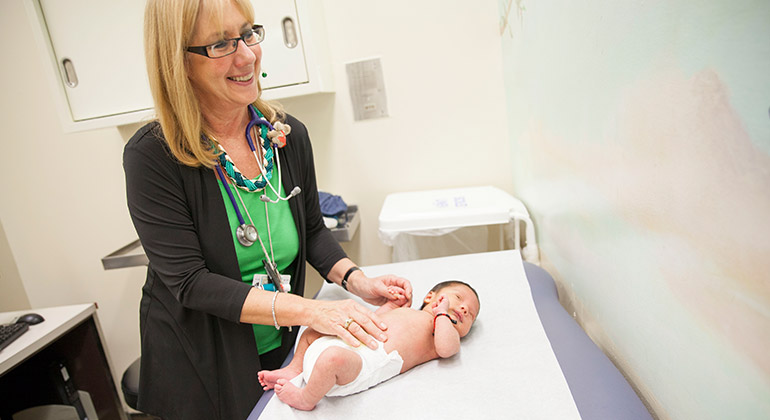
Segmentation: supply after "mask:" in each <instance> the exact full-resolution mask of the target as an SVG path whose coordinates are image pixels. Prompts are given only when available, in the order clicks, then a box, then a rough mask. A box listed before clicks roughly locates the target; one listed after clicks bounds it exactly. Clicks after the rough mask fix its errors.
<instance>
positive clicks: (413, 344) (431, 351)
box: [258, 280, 480, 410]
mask: <svg viewBox="0 0 770 420" xmlns="http://www.w3.org/2000/svg"><path fill="white" fill-rule="evenodd" d="M391 293H393V294H394V295H397V296H399V297H400V299H397V300H394V301H393V300H392V301H390V302H388V303H387V304H385V305H383V306H381V307H380V308H379V309H377V311H376V313H377V314H378V315H380V316H381V319H382V320H383V321H384V322H385V323H386V324H387V326H388V330H387V332H388V340H387V341H386V342H384V343H380V342H378V348H377V349H376V350H372V349H370V348H369V347H367V346H364V345H359V346H358V347H352V346H350V345H348V344H346V343H345V342H344V341H342V340H341V339H339V338H338V337H335V336H326V335H322V334H321V333H319V332H317V331H315V330H312V329H307V330H305V332H304V333H303V334H302V336H301V337H300V339H299V341H298V342H297V348H296V349H295V353H294V358H293V359H292V361H291V363H290V364H289V365H288V366H286V367H285V368H282V369H278V370H272V371H267V370H263V371H261V372H259V374H258V377H259V382H260V384H261V385H262V387H263V389H264V390H269V389H275V393H276V395H277V396H278V398H279V399H280V400H281V401H283V402H284V403H286V404H288V405H290V406H292V407H294V408H297V409H300V410H312V409H313V408H315V406H316V404H318V402H319V401H320V400H321V398H323V397H324V396H326V395H328V396H342V395H350V394H354V393H357V392H360V391H363V390H366V389H368V388H370V387H372V386H374V385H377V384H378V383H380V382H383V381H385V380H387V379H390V378H391V377H393V376H395V375H398V374H400V373H403V372H406V371H407V370H409V369H411V368H413V367H415V366H417V365H419V364H421V363H425V362H427V361H429V360H433V359H437V358H444V357H451V356H453V355H455V354H456V353H457V352H458V351H460V338H462V337H465V335H467V334H468V332H469V331H470V329H471V327H472V326H473V323H474V322H475V321H476V317H477V316H478V313H479V309H480V302H479V298H478V294H477V293H476V291H475V290H473V288H472V287H471V286H469V285H468V284H466V283H464V282H461V281H458V280H449V281H445V282H442V283H439V284H437V285H436V286H434V287H433V289H431V291H429V292H428V294H427V295H425V298H424V299H423V303H422V307H421V308H420V309H419V310H418V309H412V308H406V307H401V306H400V305H403V304H404V303H405V302H406V298H405V297H403V290H400V289H398V288H397V287H392V289H391ZM348 326H349V325H348ZM300 374H302V376H303V379H304V381H305V382H306V385H305V386H304V387H302V388H300V387H297V386H295V385H294V384H293V383H291V382H289V381H290V380H291V379H293V378H294V377H296V376H298V375H300Z"/></svg>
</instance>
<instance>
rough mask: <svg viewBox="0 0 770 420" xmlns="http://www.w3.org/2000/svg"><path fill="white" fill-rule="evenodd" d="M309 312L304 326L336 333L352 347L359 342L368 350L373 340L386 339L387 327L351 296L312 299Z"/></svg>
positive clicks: (330, 333)
mask: <svg viewBox="0 0 770 420" xmlns="http://www.w3.org/2000/svg"><path fill="white" fill-rule="evenodd" d="M313 302H315V305H314V306H313V308H312V310H311V311H312V312H311V313H310V322H308V324H307V325H308V327H310V328H312V329H314V330H316V331H318V332H320V333H323V334H328V335H336V336H338V337H340V338H341V339H343V340H344V341H345V342H346V343H348V344H349V345H351V346H353V347H358V345H359V342H360V343H364V344H365V345H366V346H368V347H369V348H371V349H376V348H377V341H376V340H375V338H376V339H377V340H380V341H386V340H387V339H388V337H387V335H385V332H384V331H385V330H386V329H387V326H386V325H385V323H383V322H382V320H381V319H380V318H379V317H378V316H377V315H376V314H375V313H373V312H372V311H370V310H369V309H367V308H366V307H364V306H363V305H361V304H359V303H356V302H354V301H353V300H351V299H348V300H337V301H321V300H316V301H313Z"/></svg>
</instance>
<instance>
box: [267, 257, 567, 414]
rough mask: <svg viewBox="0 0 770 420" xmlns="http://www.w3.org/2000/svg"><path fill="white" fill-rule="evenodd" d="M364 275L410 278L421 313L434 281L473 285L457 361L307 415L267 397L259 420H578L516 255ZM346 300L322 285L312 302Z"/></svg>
mask: <svg viewBox="0 0 770 420" xmlns="http://www.w3.org/2000/svg"><path fill="white" fill-rule="evenodd" d="M364 272H365V273H366V274H367V276H370V277H374V276H377V275H381V274H387V273H393V274H396V275H399V276H402V277H405V278H408V279H409V280H410V281H411V282H412V286H413V287H414V298H413V305H412V307H413V308H419V304H420V301H421V299H422V297H423V296H425V294H426V293H427V292H428V290H430V288H431V287H432V286H433V285H434V284H436V283H438V282H440V281H443V280H447V279H459V280H463V281H465V282H467V283H469V284H471V285H472V286H473V287H474V288H475V289H476V291H477V292H478V293H479V296H480V300H481V310H480V312H479V317H478V319H477V321H476V323H475V324H474V326H473V329H472V330H471V332H470V334H468V335H467V336H466V337H465V338H464V339H463V341H462V348H461V350H460V353H459V354H457V355H455V356H454V357H451V358H449V359H442V360H432V361H430V362H427V363H425V364H422V365H420V366H417V367H415V368H414V369H412V370H410V371H408V372H405V373H403V374H401V375H399V376H396V377H394V378H392V379H390V380H388V381H386V382H383V383H381V384H379V385H377V386H375V387H374V388H370V389H369V390H367V391H364V392H361V393H358V394H355V395H350V396H347V397H325V398H324V399H322V400H321V402H320V403H318V405H317V406H316V408H315V410H313V411H309V412H304V411H299V410H295V409H293V408H291V407H289V406H288V405H286V404H284V403H282V402H281V401H280V400H279V399H278V398H277V397H275V396H273V398H272V399H271V400H270V401H269V402H268V404H267V406H266V407H265V409H264V411H263V412H262V415H261V416H260V419H270V420H272V419H331V418H340V419H343V418H351V419H352V418H354V419H399V418H400V419H409V418H418V417H419V418H443V419H458V418H488V419H498V418H511V419H548V420H551V419H579V418H580V414H579V413H578V410H577V407H576V406H575V402H574V400H573V399H572V394H570V391H569V388H568V386H567V382H566V380H565V379H564V376H563V374H562V372H561V369H560V368H559V364H558V362H557V360H556V356H554V354H553V350H552V349H551V345H550V343H549V342H548V338H547V337H546V335H545V331H544V330H543V326H542V324H541V323H540V318H539V317H538V315H537V311H536V309H535V304H534V302H533V300H532V295H531V292H530V289H529V284H528V283H527V279H526V277H525V274H524V267H523V265H522V262H521V257H520V255H519V253H518V252H516V251H500V252H489V253H483V254H470V255H460V256H453V257H445V258H436V259H430V260H418V261H410V262H404V263H394V264H386V265H379V266H370V267H364ZM351 296H352V295H349V294H347V293H346V292H344V291H343V290H342V289H341V288H340V287H339V286H336V285H331V284H325V285H324V286H323V287H322V288H321V291H320V293H319V295H318V298H319V299H326V300H332V299H344V298H348V297H351ZM356 299H357V298H356Z"/></svg>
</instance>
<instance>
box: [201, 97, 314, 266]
mask: <svg viewBox="0 0 770 420" xmlns="http://www.w3.org/2000/svg"><path fill="white" fill-rule="evenodd" d="M248 109H249V114H250V115H251V120H250V121H249V123H248V124H247V125H246V142H247V143H248V144H249V149H251V152H252V153H253V154H254V157H255V159H257V166H258V167H259V172H260V173H261V174H262V176H264V177H265V180H268V179H267V174H266V173H265V169H264V168H263V167H262V164H261V163H260V160H259V157H258V156H257V148H256V146H255V144H254V139H253V138H252V136H251V129H252V128H253V127H254V126H255V125H257V124H260V125H264V126H266V127H268V129H270V130H274V129H275V128H274V127H273V125H272V124H270V123H269V122H268V121H267V120H265V119H263V118H260V116H259V115H258V114H257V110H256V109H255V108H254V105H249V108H248ZM273 152H274V156H275V162H276V163H275V170H276V171H277V172H278V185H279V186H280V185H281V167H280V165H281V162H280V159H279V157H278V148H277V147H275V145H273ZM215 169H216V172H217V175H218V176H219V179H220V181H222V185H223V186H224V187H225V191H226V192H227V196H228V197H229V199H230V203H231V204H232V205H233V209H235V215H236V216H237V217H238V223H239V226H238V227H237V228H236V229H235V237H236V239H237V240H238V242H239V243H240V244H241V245H243V246H246V247H249V246H252V245H254V243H255V242H256V241H257V240H259V233H258V232H257V228H256V227H255V226H254V225H253V224H251V223H246V219H244V218H243V214H242V213H241V210H240V208H239V207H238V202H237V201H236V200H235V195H234V194H233V192H232V190H231V189H230V185H229V182H227V178H226V177H225V174H224V171H222V167H221V166H220V165H219V164H217V165H216V166H215ZM267 185H268V186H270V189H271V190H273V192H274V193H275V195H276V199H275V200H272V199H270V198H269V197H268V196H267V195H265V194H262V196H261V197H259V199H260V200H262V201H263V202H265V203H268V202H270V203H273V204H275V203H278V202H280V201H288V200H289V199H290V198H292V197H294V196H296V195H298V194H299V193H300V192H302V190H301V189H300V187H299V186H295V187H294V188H293V189H292V190H291V192H290V193H289V195H288V196H286V197H281V194H280V193H279V192H278V191H277V190H276V189H275V187H273V185H272V184H271V183H270V182H269V180H268V182H267ZM244 210H246V209H244ZM267 228H268V230H269V229H270V225H269V220H268V227H267ZM262 248H263V251H264V252H265V256H266V257H268V255H267V250H266V249H264V248H265V247H264V245H262ZM268 259H269V257H268Z"/></svg>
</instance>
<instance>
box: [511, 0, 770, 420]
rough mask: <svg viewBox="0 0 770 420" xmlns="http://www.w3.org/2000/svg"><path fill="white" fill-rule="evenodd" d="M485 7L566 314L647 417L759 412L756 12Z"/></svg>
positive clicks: (762, 157) (766, 226)
mask: <svg viewBox="0 0 770 420" xmlns="http://www.w3.org/2000/svg"><path fill="white" fill-rule="evenodd" d="M498 2H499V10H500V16H501V32H502V33H501V39H502V44H503V57H504V73H505V83H506V96H507V100H508V105H507V106H508V115H507V119H508V124H509V130H510V136H511V144H512V151H513V164H514V170H513V172H514V173H513V176H514V187H515V192H516V194H517V196H519V198H521V199H522V200H523V201H524V202H525V203H526V204H527V205H528V207H529V209H530V212H531V213H532V214H533V217H534V218H535V223H536V225H537V228H538V235H539V237H538V240H539V241H540V245H541V252H542V254H543V257H544V260H545V266H546V268H548V269H549V270H550V271H551V272H552V273H554V274H555V276H556V277H557V279H558V280H559V282H560V283H561V285H560V289H561V291H562V296H563V300H565V304H566V305H567V306H568V307H571V308H574V311H575V313H576V315H577V319H578V321H579V322H580V323H581V324H582V325H583V326H584V328H585V329H586V330H587V331H588V333H589V334H590V335H591V336H592V338H594V340H595V341H596V342H597V343H598V344H599V345H600V346H601V347H602V348H603V349H604V350H605V352H606V353H608V355H610V357H611V358H612V359H613V360H614V361H615V362H616V364H617V365H618V366H619V367H620V368H621V370H622V371H623V372H624V373H625V374H626V375H627V376H628V378H629V380H630V381H631V382H632V384H633V385H634V386H635V387H636V388H637V390H638V391H639V393H640V394H641V396H642V397H643V399H644V400H645V401H646V402H647V404H648V405H649V406H650V407H651V408H652V410H653V411H654V412H655V415H656V416H658V417H659V418H663V419H668V418H670V419H726V418H734V419H761V418H762V419H764V418H770V349H768V348H769V347H770V274H768V273H770V115H769V112H770V2H768V1H766V0H761V1H749V0H738V1H732V2H726V1H668V2H664V1H617V0H615V1H612V0H603V1H602V0H595V1H584V2H574V1H569V0H551V1H545V0H542V1H541V0H537V1H526V0H511V1H510V2H509V1H507V0H498ZM506 16H507V20H506Z"/></svg>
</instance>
